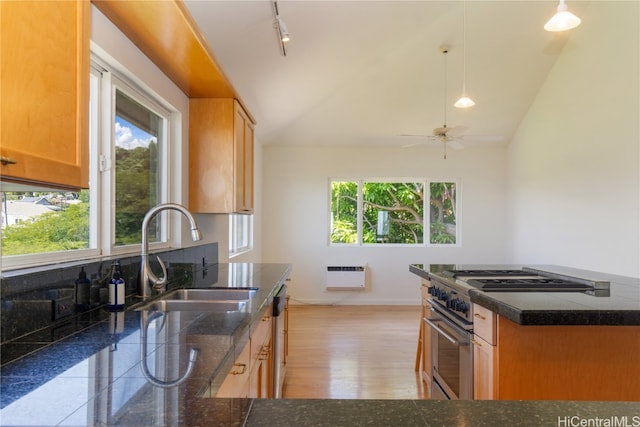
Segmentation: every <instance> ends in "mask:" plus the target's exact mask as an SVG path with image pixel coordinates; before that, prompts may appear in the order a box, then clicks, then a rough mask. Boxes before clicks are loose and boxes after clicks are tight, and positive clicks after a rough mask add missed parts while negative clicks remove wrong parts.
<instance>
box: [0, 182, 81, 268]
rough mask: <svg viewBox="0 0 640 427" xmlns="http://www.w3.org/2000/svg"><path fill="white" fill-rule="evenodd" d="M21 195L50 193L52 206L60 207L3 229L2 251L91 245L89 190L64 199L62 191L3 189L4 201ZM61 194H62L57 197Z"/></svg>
mask: <svg viewBox="0 0 640 427" xmlns="http://www.w3.org/2000/svg"><path fill="white" fill-rule="evenodd" d="M22 196H28V197H48V198H49V200H50V203H51V205H52V206H58V207H59V208H60V209H61V210H58V211H53V210H52V211H51V212H47V213H44V214H42V215H39V216H37V217H33V218H30V219H27V220H24V221H22V222H19V223H17V224H11V225H8V226H7V225H6V224H5V226H4V227H3V229H2V255H3V256H7V255H23V254H34V253H40V252H57V251H67V250H74V249H87V248H88V247H89V192H88V191H82V192H81V193H80V194H79V195H77V196H78V197H77V200H74V202H76V203H66V202H64V201H63V202H59V200H64V195H63V194H62V193H38V192H28V193H10V192H7V193H3V201H4V198H6V200H7V202H8V201H9V200H12V199H13V200H19V199H20V198H22ZM58 196H60V197H58ZM3 209H5V205H4V204H3Z"/></svg>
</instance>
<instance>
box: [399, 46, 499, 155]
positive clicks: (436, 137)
mask: <svg viewBox="0 0 640 427" xmlns="http://www.w3.org/2000/svg"><path fill="white" fill-rule="evenodd" d="M440 52H441V53H442V54H443V55H444V58H445V60H444V109H443V111H444V124H443V125H442V127H438V128H435V129H434V130H433V134H432V135H412V134H402V135H400V136H403V137H413V138H421V139H423V141H420V142H414V143H411V144H406V145H403V146H402V148H409V147H415V146H416V145H423V144H427V143H428V142H430V141H435V142H440V143H442V144H443V147H444V158H445V159H446V158H447V147H451V148H452V149H454V150H461V149H462V148H464V145H462V141H463V139H464V135H463V134H464V132H466V131H467V130H468V129H469V128H467V127H466V126H454V127H448V126H447V53H449V46H447V45H442V46H440ZM472 138H473V139H476V140H484V141H502V139H503V138H502V137H501V136H473V137H472ZM425 139H426V141H424V140H425Z"/></svg>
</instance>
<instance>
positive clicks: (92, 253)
mask: <svg viewBox="0 0 640 427" xmlns="http://www.w3.org/2000/svg"><path fill="white" fill-rule="evenodd" d="M130 76H131V77H130ZM94 78H97V80H93V79H94ZM136 81H137V78H136V77H135V76H134V75H133V74H131V72H130V71H129V70H126V69H124V68H122V66H121V65H120V64H117V63H116V62H114V61H112V60H107V59H104V58H103V57H101V55H100V54H99V53H97V52H94V51H93V50H92V52H91V59H90V75H89V86H90V89H97V93H92V94H91V96H90V100H89V105H88V108H90V112H89V120H90V122H91V125H90V126H89V132H90V135H89V138H88V139H89V182H90V184H89V194H90V196H89V197H90V207H89V211H90V225H89V228H90V231H89V246H90V247H89V248H88V249H75V250H69V251H57V252H41V253H35V254H24V255H12V256H4V255H3V256H2V258H1V265H2V270H3V271H7V270H15V269H20V268H30V267H39V266H45V265H51V264H58V263H64V262H74V261H80V260H90V259H99V258H101V257H109V256H119V255H124V254H134V253H136V252H139V251H140V250H141V247H142V242H140V243H136V244H130V245H122V246H115V225H114V220H113V219H114V218H115V191H116V189H115V109H116V107H115V96H116V90H119V91H120V92H122V93H124V94H126V95H127V96H129V97H131V98H133V99H134V100H135V101H136V102H138V103H140V104H141V105H143V106H144V107H145V108H148V109H149V110H150V111H152V112H153V113H155V114H157V115H159V116H160V117H162V119H163V130H162V133H163V139H164V141H163V143H162V144H160V143H159V144H158V146H159V150H158V157H159V158H158V163H159V167H158V170H159V171H160V175H161V177H160V180H159V183H158V190H159V191H158V201H157V203H165V202H167V201H169V200H171V193H172V186H173V185H176V183H175V179H174V177H173V174H172V171H173V170H174V168H173V167H172V166H173V165H172V162H171V158H170V156H169V152H170V150H172V146H173V145H176V144H177V146H178V147H183V145H184V141H182V138H179V137H178V138H177V139H176V138H175V137H176V135H175V134H174V133H173V132H172V128H173V127H175V126H178V128H179V127H180V126H181V123H180V120H181V117H182V115H181V114H180V112H179V111H178V110H177V109H176V108H174V107H173V106H171V105H170V104H169V103H168V102H167V101H166V100H165V99H164V98H163V97H162V96H160V95H159V94H158V93H156V92H154V91H153V89H151V88H148V87H147V86H145V85H144V84H143V83H142V82H139V83H136ZM174 149H175V148H174ZM177 170H179V168H177ZM39 190H41V188H35V187H32V186H28V185H25V186H24V191H39ZM42 190H49V189H48V188H46V189H42ZM16 191H18V190H16ZM52 191H56V190H55V189H53V190H52ZM158 217H159V218H160V219H161V224H162V226H161V233H160V241H158V242H150V244H149V248H150V250H158V249H166V248H170V247H171V242H172V241H173V240H174V239H175V238H179V236H174V235H173V233H175V232H178V230H175V227H174V225H173V223H172V222H171V216H169V215H167V212H166V211H165V212H161V213H160V214H159V215H158ZM0 244H1V242H0Z"/></svg>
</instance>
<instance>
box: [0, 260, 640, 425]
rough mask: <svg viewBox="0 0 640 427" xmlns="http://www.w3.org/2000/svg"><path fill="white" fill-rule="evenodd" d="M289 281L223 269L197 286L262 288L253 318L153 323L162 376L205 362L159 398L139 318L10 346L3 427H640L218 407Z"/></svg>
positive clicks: (399, 408)
mask: <svg viewBox="0 0 640 427" xmlns="http://www.w3.org/2000/svg"><path fill="white" fill-rule="evenodd" d="M232 267H233V268H232ZM289 270H290V266H289V265H284V264H221V265H219V266H217V267H216V268H215V278H214V279H213V280H212V278H211V274H212V272H213V271H214V269H211V270H210V272H209V274H210V276H209V277H208V278H207V279H206V280H204V281H203V280H199V279H204V277H200V276H199V277H196V278H195V280H194V283H193V284H192V285H193V286H194V287H207V286H218V287H247V286H251V287H257V288H258V289H259V290H258V292H257V293H256V296H255V297H254V299H253V300H252V302H251V304H250V305H249V306H248V307H247V310H245V311H244V312H235V313H233V312H230V313H227V314H222V313H208V314H206V313H204V314H203V313H196V312H190V313H182V312H181V313H169V314H168V315H166V316H164V319H163V318H159V319H156V320H154V321H152V322H151V323H150V326H149V337H150V338H149V349H148V351H147V362H148V365H149V368H150V370H151V371H152V372H154V373H155V374H156V375H157V376H160V377H162V378H168V379H173V378H176V377H178V376H180V375H181V373H183V372H185V369H186V365H187V357H186V356H187V354H188V352H189V349H190V348H192V347H194V346H198V348H199V349H200V350H201V352H200V354H199V358H198V361H197V362H196V364H197V365H196V368H195V369H194V372H193V374H192V376H191V377H189V379H188V380H187V381H185V382H184V383H182V384H180V385H178V386H176V387H171V388H167V389H162V388H157V387H153V386H152V385H151V384H150V383H148V382H147V380H146V379H145V377H144V375H143V374H142V372H141V369H140V355H141V354H140V353H141V352H140V350H141V345H140V342H141V339H140V318H141V315H140V314H141V312H140V311H136V310H134V309H132V307H129V308H128V309H127V310H125V311H124V312H120V313H111V312H108V311H106V310H104V309H103V308H99V309H95V310H92V311H90V312H89V313H84V314H83V315H81V316H78V317H77V318H74V319H73V320H70V321H69V322H70V326H69V327H70V328H71V329H72V330H71V332H69V331H66V332H65V333H64V334H61V336H62V337H63V338H61V339H56V336H57V332H56V330H55V328H52V329H47V330H42V331H39V332H38V333H35V334H31V335H29V336H26V337H23V338H21V339H19V340H16V342H12V343H10V345H7V346H3V351H4V350H8V351H18V348H21V350H22V353H21V354H22V355H21V356H16V355H14V356H12V357H11V358H10V359H9V360H11V361H10V362H8V363H3V364H2V367H1V372H0V398H1V404H0V425H2V426H27V425H30V426H41V427H43V426H96V425H101V426H116V425H117V426H133V427H149V426H194V427H195V426H269V427H272V426H296V427H300V426H332V427H337V426H364V425H371V426H434V427H436V426H438V427H439V426H505V425H510V426H579V425H580V426H581V425H599V426H604V425H618V426H625V427H629V426H640V403H624V402H535V401H527V402H520V401H517V402H516V401H497V402H491V401H484V402H483V401H429V400H302V399H300V400H289V399H282V400H268V399H264V400H262V399H219V398H213V395H214V394H215V390H216V384H217V382H219V381H220V379H221V377H222V376H223V375H224V374H226V373H227V372H228V369H229V367H230V366H231V364H232V363H233V354H234V350H235V349H236V348H241V346H242V345H243V342H242V340H243V337H244V336H245V335H246V334H244V333H243V332H246V330H247V328H250V325H251V324H252V321H253V320H254V319H255V318H257V317H259V315H260V314H261V310H263V309H264V307H265V306H266V305H267V304H268V303H269V299H270V297H271V295H272V293H273V291H274V290H275V289H277V287H278V284H279V283H281V282H282V281H283V280H284V279H285V278H286V276H287V275H288V273H289ZM16 354H18V353H16ZM205 355H206V357H205ZM586 423H591V424H586ZM595 423H600V424H595ZM605 423H609V424H605ZM614 423H616V424H614Z"/></svg>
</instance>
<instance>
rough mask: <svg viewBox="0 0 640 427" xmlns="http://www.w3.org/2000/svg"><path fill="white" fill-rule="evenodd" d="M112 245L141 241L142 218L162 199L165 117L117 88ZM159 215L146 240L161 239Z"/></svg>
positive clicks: (155, 218) (150, 225)
mask: <svg viewBox="0 0 640 427" xmlns="http://www.w3.org/2000/svg"><path fill="white" fill-rule="evenodd" d="M115 99H116V105H115V110H116V115H115V127H114V129H115V159H116V161H115V171H116V174H115V175H116V176H115V208H116V209H115V245H116V246H121V245H128V244H137V243H140V241H141V238H142V228H141V227H142V220H143V219H144V215H145V214H146V213H147V211H148V210H149V209H150V208H152V207H154V206H155V205H157V204H158V202H159V201H160V200H161V199H162V195H161V193H160V189H161V185H162V182H161V178H162V175H161V173H160V163H161V156H160V152H161V148H162V145H163V143H164V135H165V129H164V128H165V126H166V122H167V119H166V118H163V117H161V116H159V115H158V114H156V113H154V112H153V111H152V110H150V109H149V108H147V107H146V106H144V105H142V104H141V103H140V102H138V101H136V100H134V99H133V98H132V97H131V96H128V95H126V94H125V93H123V92H122V91H121V90H119V89H116V96H115ZM159 218H160V216H156V217H154V218H153V220H152V222H151V224H149V228H151V229H153V230H155V232H150V233H149V241H150V242H154V241H159V240H161V231H162V229H161V225H160V224H159V222H158V219H159Z"/></svg>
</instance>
